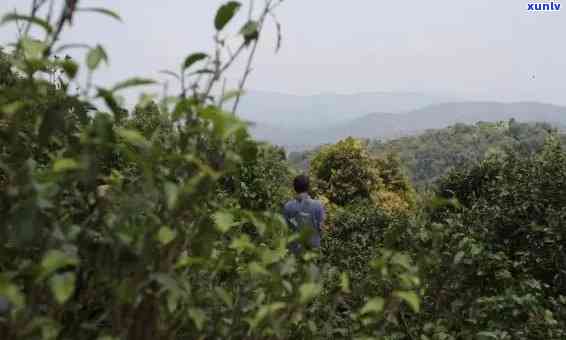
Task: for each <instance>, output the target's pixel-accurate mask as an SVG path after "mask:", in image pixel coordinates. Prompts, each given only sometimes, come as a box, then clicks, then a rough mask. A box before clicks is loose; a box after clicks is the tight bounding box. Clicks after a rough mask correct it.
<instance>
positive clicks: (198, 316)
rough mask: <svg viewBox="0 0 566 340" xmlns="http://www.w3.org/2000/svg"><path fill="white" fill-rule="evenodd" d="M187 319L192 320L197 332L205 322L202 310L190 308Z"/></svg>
mask: <svg viewBox="0 0 566 340" xmlns="http://www.w3.org/2000/svg"><path fill="white" fill-rule="evenodd" d="M189 317H190V318H191V319H192V320H193V322H194V323H195V326H197V329H198V330H199V331H200V330H202V327H203V326H204V322H205V321H206V315H205V314H204V312H203V311H202V309H199V308H190V309H189Z"/></svg>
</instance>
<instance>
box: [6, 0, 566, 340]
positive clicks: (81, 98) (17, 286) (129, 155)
mask: <svg viewBox="0 0 566 340" xmlns="http://www.w3.org/2000/svg"><path fill="white" fill-rule="evenodd" d="M45 3H46V2H45V1H41V0H34V1H33V8H34V11H32V13H31V15H29V16H26V15H15V14H8V15H6V16H5V17H4V19H3V22H5V23H11V22H14V21H16V22H18V23H19V24H20V27H23V29H22V30H21V34H22V35H21V36H20V38H19V40H18V41H17V43H15V44H14V45H13V46H12V47H11V48H9V49H8V48H5V49H4V50H3V51H2V52H0V235H1V238H2V243H1V244H0V339H77V338H80V339H99V340H111V339H132V340H133V339H136V340H138V339H141V340H143V339H148V340H149V339H152V340H153V339H218V338H221V339H387V340H394V339H398V340H414V339H420V340H457V339H458V340H459V339H465V340H476V339H478V340H481V339H500V340H507V339H551V340H559V339H564V338H566V290H565V288H564V287H566V286H565V284H566V272H565V270H564V264H566V252H565V249H564V244H565V243H564V240H565V237H566V233H565V230H566V228H565V227H566V226H565V221H566V199H565V198H564V192H566V152H565V151H564V149H563V148H562V146H561V145H562V143H561V142H560V141H559V139H560V137H559V136H557V135H556V134H555V133H553V132H552V131H547V130H550V129H549V127H548V126H547V125H544V124H537V125H526V124H519V123H516V122H514V121H511V122H509V123H500V124H486V123H479V124H477V125H476V126H465V125H456V126H454V127H451V128H449V129H446V130H441V131H438V132H429V133H427V134H425V135H424V137H416V139H411V138H408V139H402V140H400V141H397V142H391V143H390V144H387V145H382V144H378V145H376V144H374V145H373V146H372V145H370V149H371V150H368V145H367V144H365V143H363V142H361V141H358V140H355V139H346V140H344V141H341V142H339V143H337V144H335V145H328V146H325V147H322V148H320V149H318V150H314V151H313V152H312V154H311V155H310V156H309V157H308V159H309V160H310V161H311V166H310V170H309V171H310V175H311V178H312V179H313V182H314V187H313V190H314V193H313V194H316V195H317V196H318V197H319V198H321V199H322V200H323V201H324V202H325V203H326V207H327V210H328V223H327V228H326V229H325V231H324V235H323V245H322V249H321V250H320V252H316V253H313V252H306V253H304V254H301V255H300V256H296V255H293V254H292V253H290V252H289V251H288V244H290V243H291V242H293V241H295V240H296V239H297V235H292V234H291V233H289V230H288V228H287V226H286V225H285V222H284V221H283V219H282V217H281V216H280V215H279V212H280V210H281V206H282V204H283V203H284V201H285V200H286V199H288V198H290V197H291V196H292V193H291V192H290V180H291V177H292V174H293V171H292V170H291V169H290V168H289V167H288V165H287V160H286V159H285V153H284V151H283V150H281V149H279V148H276V147H273V146H270V145H265V144H260V143H257V142H256V141H254V140H252V139H251V138H250V136H249V134H248V132H247V127H246V125H245V124H244V123H242V122H241V121H239V120H238V119H237V118H236V117H235V113H236V108H237V102H238V98H239V95H240V93H241V92H240V91H239V90H236V91H235V92H231V93H225V94H220V95H218V96H214V95H213V94H214V93H217V92H215V91H214V89H215V88H216V87H217V86H218V83H219V81H221V79H222V75H223V74H224V72H225V71H226V70H227V69H228V68H229V66H230V65H231V63H232V62H233V60H234V58H237V57H238V56H239V55H241V54H238V55H234V54H232V53H231V52H226V51H225V50H224V48H225V47H226V46H227V45H229V44H230V43H235V44H239V46H240V47H239V48H237V49H233V51H238V53H243V52H244V51H247V52H249V55H248V57H249V58H251V57H253V55H254V50H255V44H257V41H258V39H259V37H260V33H261V31H262V27H263V25H264V23H265V22H266V20H267V18H274V17H273V16H272V14H273V13H272V11H273V10H274V8H275V6H277V5H279V4H280V2H279V1H269V0H268V1H267V2H266V7H265V8H264V10H263V11H262V12H261V14H260V15H259V17H257V18H250V20H249V21H248V22H247V23H246V24H245V25H244V27H243V28H241V29H240V30H239V31H237V32H238V33H237V34H236V35H235V36H236V38H235V39H236V41H235V42H233V41H232V40H230V39H228V38H227V37H232V36H234V34H231V33H230V32H229V29H230V24H229V23H230V22H231V19H232V18H233V17H234V16H235V15H237V13H238V11H239V10H240V8H241V7H242V5H241V4H239V3H238V2H234V1H230V2H227V3H226V4H225V5H223V6H221V8H220V9H219V10H218V12H217V15H216V16H215V20H214V26H215V28H216V30H217V33H216V37H215V53H212V54H206V53H201V52H199V53H194V54H191V55H189V56H188V57H187V58H186V59H185V60H184V62H183V63H182V66H181V67H180V71H179V72H171V71H168V72H167V73H168V74H169V75H171V76H173V77H174V78H177V79H178V80H179V85H180V86H179V87H180V89H181V90H180V93H179V95H178V96H175V97H165V98H158V97H156V96H150V95H145V96H142V99H141V100H140V102H139V103H138V104H137V105H136V106H135V107H134V109H133V110H131V111H129V110H127V109H126V108H124V107H123V106H122V105H121V101H120V100H119V93H120V91H122V90H123V89H125V88H129V87H133V86H142V85H151V84H153V83H154V81H152V80H150V79H141V78H133V79H128V80H126V81H123V82H120V83H118V84H116V85H114V86H102V85H100V86H95V85H94V84H93V75H94V74H95V71H96V70H97V69H98V67H99V66H100V64H101V63H102V62H104V61H107V60H108V56H107V55H106V52H105V51H104V49H103V48H102V47H101V46H99V45H97V46H94V47H90V48H89V49H88V51H87V54H86V58H85V63H84V65H80V64H79V63H77V62H76V61H75V60H74V59H72V58H70V57H64V58H58V57H56V54H55V51H59V52H60V51H62V49H64V46H63V45H62V44H60V43H59V35H60V33H61V31H62V30H63V29H65V28H66V27H67V26H68V24H69V23H70V21H71V18H74V20H75V22H79V23H80V15H79V14H80V12H81V11H85V10H90V11H95V12H98V13H103V14H106V15H109V16H111V17H113V18H119V17H118V15H117V14H115V13H113V12H111V11H108V10H106V9H92V8H90V9H84V8H81V7H78V6H69V4H73V3H74V2H67V1H65V2H63V1H62V6H61V7H60V9H61V15H60V16H59V17H58V18H57V17H56V16H53V15H49V16H46V17H45V18H43V17H41V16H40V14H41V13H43V12H42V11H41V9H42V6H43V5H44V4H45ZM30 27H35V28H38V29H43V30H44V31H45V33H46V34H45V36H44V38H42V39H39V38H37V36H33V38H32V34H31V33H30V32H36V30H35V29H34V30H31V29H30ZM277 27H279V26H278V23H277ZM227 56H228V58H225V57H227ZM207 60H208V64H207V62H206V61H207ZM249 61H250V62H251V59H249ZM199 65H201V66H203V65H208V66H203V67H201V68H199ZM211 65H212V66H211ZM81 70H82V71H85V72H86V73H87V75H88V77H87V83H86V84H80V83H79V81H78V80H77V74H78V72H79V71H81ZM248 73H249V69H248V70H246V72H245V75H244V76H243V79H242V83H241V87H243V85H244V83H245V78H246V77H247V74H248ZM191 79H194V80H191ZM189 80H190V81H189ZM71 85H73V86H71ZM75 85H77V86H78V88H79V91H78V92H76V91H74V89H75V88H76V87H77V86H75ZM233 96H235V97H236V100H235V102H234V103H235V105H234V107H233V109H232V112H230V113H227V112H224V111H223V110H222V109H221V107H222V106H223V105H222V104H223V103H224V102H225V101H226V100H228V98H233ZM103 105H104V106H103ZM419 138H421V139H419ZM425 142H426V143H425ZM396 143H397V144H396ZM419 143H420V144H419ZM405 144H408V145H411V147H410V148H409V149H407V150H409V151H407V152H406V153H403V149H402V148H401V147H402V146H404V145H405ZM417 144H419V145H417ZM441 145H442V147H441ZM470 145H475V149H473V151H470V150H472V149H471V147H470ZM444 146H445V147H448V148H453V149H450V150H460V151H462V152H464V156H465V157H464V156H462V157H463V158H462V157H461V158H462V159H464V161H460V160H462V159H460V158H458V157H460V156H454V157H456V158H454V157H452V158H450V157H449V156H448V154H447V152H448V151H446V150H445V149H443V147H444ZM396 147H399V148H401V149H399V150H397V149H395V148H396ZM420 147H422V148H423V149H420ZM490 148H492V150H490ZM493 148H495V150H494V149H493ZM380 150H381V151H380ZM383 150H386V151H387V155H385V154H383V155H382V157H375V156H373V155H372V153H371V152H370V151H372V152H374V153H381V152H382V151H383ZM419 150H420V151H419ZM389 151H396V152H397V153H398V154H400V156H401V159H399V158H397V157H395V156H393V155H391V153H389ZM421 151H422V153H421ZM458 152H459V151H458ZM410 155H415V157H416V158H418V159H419V162H420V161H422V160H423V159H424V158H426V157H428V158H426V159H428V160H429V161H430V160H432V161H430V162H428V163H426V162H425V163H426V164H429V163H430V164H435V166H434V167H428V168H427V167H425V168H422V169H421V163H419V162H417V163H415V164H413V163H411V162H410V161H409V160H408V157H409V158H410V157H412V156H410ZM422 155H428V156H422ZM296 156H297V155H294V156H293V157H295V159H300V158H301V157H296ZM417 156H418V157H417ZM421 156H422V157H421ZM468 156H469V157H468ZM423 157H424V158H423ZM306 159H307V158H302V160H306ZM431 162H432V163H431ZM404 164H408V165H409V168H410V169H411V171H412V174H413V176H415V174H416V173H417V172H415V171H417V170H416V169H420V170H418V171H421V170H422V172H418V173H419V175H418V176H421V177H422V180H423V181H429V180H431V179H432V178H436V177H439V176H442V175H443V174H445V173H446V172H448V173H447V175H446V176H442V177H441V179H440V180H439V181H438V182H437V184H436V186H435V187H434V188H435V189H434V192H432V193H427V194H424V193H423V194H420V196H417V194H416V193H415V191H414V190H413V188H412V187H411V185H410V182H409V179H408V177H406V176H405V175H404V173H403V170H402V169H403V166H404ZM462 165H465V166H462ZM449 169H452V170H451V171H448V170H449ZM421 177H418V178H417V179H418V180H419V181H420V180H421Z"/></svg>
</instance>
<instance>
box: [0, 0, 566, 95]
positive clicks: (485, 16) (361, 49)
mask: <svg viewBox="0 0 566 340" xmlns="http://www.w3.org/2000/svg"><path fill="white" fill-rule="evenodd" d="M256 1H258V0H256ZM259 1H261V0H259ZM223 2H224V1H218V0H106V1H103V0H98V1H97V0H90V1H89V0H83V1H82V3H83V6H104V7H108V8H113V9H116V10H117V11H118V12H119V13H120V14H121V16H122V17H123V18H124V21H125V23H124V24H120V23H117V22H114V21H112V20H111V19H108V18H105V17H101V16H97V15H93V14H82V17H81V18H80V20H78V21H77V24H76V25H75V27H74V30H73V32H69V33H67V34H66V35H64V37H63V38H64V40H65V41H66V42H75V41H87V42H89V43H96V42H100V43H102V44H103V45H104V46H105V47H106V48H107V50H108V52H109V54H110V56H111V65H110V67H109V68H106V69H104V70H103V72H102V73H101V74H100V75H98V77H97V81H98V82H101V83H105V82H108V81H117V80H121V79H124V78H127V77H129V76H132V75H146V76H153V75H156V71H158V70H161V69H164V68H170V69H175V68H176V67H177V66H176V65H178V64H179V63H180V61H182V59H183V57H184V56H186V55H187V54H188V53H190V52H194V51H201V50H205V51H208V50H210V48H211V47H212V42H211V39H212V33H213V31H212V28H213V25H212V21H213V18H214V14H215V9H216V8H217V7H218V5H219V4H221V3H223ZM528 2H529V1H528V0H467V1H460V0H458V1H455V0H428V1H423V0H404V1H401V0H390V1H384V0H348V1H346V0H286V1H285V3H284V4H283V5H282V7H280V8H279V9H278V17H279V20H280V21H281V23H282V25H283V35H284V41H283V47H282V49H281V51H280V52H279V53H278V54H275V53H274V44H275V42H274V34H273V29H270V31H269V32H268V34H266V35H265V36H264V39H265V40H264V43H263V44H262V45H261V48H260V50H259V53H258V55H257V60H256V62H255V68H254V73H253V75H252V77H251V78H250V81H249V83H248V88H250V89H255V90H265V91H277V92H284V93H294V94H314V93H322V92H333V93H353V92H374V91H385V92H396V91H411V92H422V93H448V94H458V95H464V96H468V97H469V98H470V99H492V100H505V101H511V100H540V101H547V102H553V103H557V104H565V105H566V92H565V91H564V90H566V85H565V84H566V44H564V34H565V33H566V2H564V3H563V4H562V5H563V6H564V8H563V9H561V10H560V11H557V12H553V13H533V12H528V11H527V3H528ZM555 2H558V1H555ZM29 3H30V1H27V0H1V4H0V11H1V12H2V13H5V12H7V11H8V10H12V9H13V8H14V7H18V8H22V5H26V6H27V5H28V4H29ZM13 38H14V33H13V31H11V30H9V29H6V28H4V27H3V28H0V43H6V42H8V41H11V40H13ZM533 77H534V79H533Z"/></svg>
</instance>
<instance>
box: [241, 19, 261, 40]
mask: <svg viewBox="0 0 566 340" xmlns="http://www.w3.org/2000/svg"><path fill="white" fill-rule="evenodd" d="M240 34H241V35H242V36H243V37H244V40H245V42H246V44H249V43H250V42H252V41H254V40H257V39H258V38H259V24H258V23H257V21H253V20H252V21H248V22H247V23H246V24H245V25H244V26H243V27H242V29H240Z"/></svg>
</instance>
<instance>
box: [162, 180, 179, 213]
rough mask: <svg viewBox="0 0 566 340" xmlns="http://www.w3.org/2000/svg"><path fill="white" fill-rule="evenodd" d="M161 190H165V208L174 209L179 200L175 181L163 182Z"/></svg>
mask: <svg viewBox="0 0 566 340" xmlns="http://www.w3.org/2000/svg"><path fill="white" fill-rule="evenodd" d="M163 190H164V191H165V198H166V202H167V209H169V210H172V209H174V208H175V206H176V205H177V201H178V200H179V187H178V186H177V185H176V184H175V183H171V182H165V185H164V186H163Z"/></svg>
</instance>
